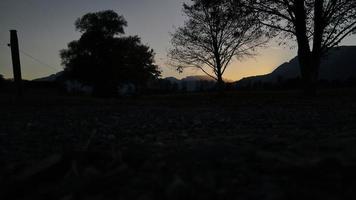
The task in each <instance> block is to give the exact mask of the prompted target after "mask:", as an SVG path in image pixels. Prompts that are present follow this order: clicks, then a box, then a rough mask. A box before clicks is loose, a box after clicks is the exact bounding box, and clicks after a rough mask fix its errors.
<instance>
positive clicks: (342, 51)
mask: <svg viewBox="0 0 356 200" xmlns="http://www.w3.org/2000/svg"><path fill="white" fill-rule="evenodd" d="M299 77H300V69H299V61H298V57H295V58H293V59H292V60H290V61H289V62H286V63H283V64H282V65H280V66H279V67H277V68H276V69H275V70H274V71H273V72H271V73H269V74H266V75H260V76H252V77H247V78H243V79H241V80H240V81H237V82H236V85H237V86H247V85H251V84H252V85H253V84H254V83H257V82H259V83H272V84H273V83H277V82H279V81H281V80H289V79H296V78H299ZM350 78H356V46H341V47H337V48H333V49H331V50H330V52H329V53H328V55H326V56H325V57H323V58H322V62H321V66H320V76H319V79H320V80H326V81H346V80H348V79H350Z"/></svg>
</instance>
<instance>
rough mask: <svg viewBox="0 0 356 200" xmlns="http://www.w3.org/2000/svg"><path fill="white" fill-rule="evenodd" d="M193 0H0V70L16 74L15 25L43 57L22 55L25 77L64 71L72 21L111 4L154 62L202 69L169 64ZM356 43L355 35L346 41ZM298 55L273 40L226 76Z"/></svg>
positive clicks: (23, 42) (25, 43) (26, 47)
mask: <svg viewBox="0 0 356 200" xmlns="http://www.w3.org/2000/svg"><path fill="white" fill-rule="evenodd" d="M184 1H188V2H189V0H1V1H0V74H4V75H5V76H6V77H8V78H10V77H12V71H11V59H10V51H9V49H8V47H6V44H7V43H8V41H9V32H8V30H10V29H17V30H18V34H19V40H20V48H21V49H22V50H23V51H24V52H27V53H29V54H30V55H32V56H33V57H35V58H38V59H40V60H41V61H42V62H44V63H46V64H48V65H50V67H49V66H47V65H45V64H39V63H37V62H36V61H34V60H33V59H30V58H28V57H26V56H25V55H21V62H22V69H23V76H24V78H26V79H33V78H37V77H42V76H46V75H49V74H53V73H55V72H57V71H60V70H61V69H62V68H63V67H62V66H61V65H60V58H59V50H61V49H63V48H66V44H67V43H68V42H70V41H72V40H75V39H78V38H79V36H80V35H79V33H77V32H75V30H74V25H73V23H74V21H75V20H76V19H77V18H78V17H80V16H82V15H84V14H85V13H88V12H94V11H100V10H106V9H112V10H115V11H116V12H117V13H119V14H120V15H124V17H125V18H126V20H127V21H128V27H127V29H126V33H127V34H128V35H139V36H140V37H141V38H142V41H143V43H145V44H148V45H149V46H151V47H152V48H153V49H154V50H155V52H156V53H157V56H156V62H157V63H158V64H159V65H160V66H161V69H162V70H163V75H164V76H177V77H182V76H186V75H191V74H199V72H198V71H187V72H185V73H184V74H178V73H177V72H176V71H175V70H174V69H172V68H170V67H167V65H166V50H167V49H168V48H169V47H170V43H169V40H170V37H169V32H173V31H174V28H173V27H174V26H179V25H181V24H183V21H184V17H183V16H182V13H181V10H182V4H183V2H184ZM344 44H348V45H356V37H352V38H350V39H348V40H346V41H345V42H344ZM294 55H295V50H290V49H289V48H282V47H278V46H277V45H272V47H270V48H268V49H264V50H261V51H260V54H259V56H257V57H256V58H252V59H251V58H249V59H247V60H244V61H242V62H235V63H233V65H232V66H231V67H230V69H229V70H228V71H227V72H226V76H225V77H226V78H227V79H235V80H236V79H239V78H241V77H244V76H248V75H255V74H264V73H268V72H270V71H271V70H273V68H274V67H276V66H277V65H279V64H281V63H282V62H285V61H288V60H289V59H290V58H292V57H293V56H294Z"/></svg>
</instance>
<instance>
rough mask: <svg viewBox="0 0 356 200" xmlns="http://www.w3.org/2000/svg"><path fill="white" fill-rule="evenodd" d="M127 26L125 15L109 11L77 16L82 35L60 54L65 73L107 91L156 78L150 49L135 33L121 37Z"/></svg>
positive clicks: (158, 72)
mask: <svg viewBox="0 0 356 200" xmlns="http://www.w3.org/2000/svg"><path fill="white" fill-rule="evenodd" d="M126 25H127V22H126V20H125V19H124V17H122V16H119V15H118V14H117V13H115V12H114V11H110V10H108V11H102V12H96V13H88V14H86V15H84V16H83V17H82V18H79V19H78V20H77V21H76V22H75V26H76V29H77V30H78V31H80V32H81V33H82V36H81V37H80V39H79V40H77V41H72V42H70V43H69V44H68V49H65V50H62V51H61V53H60V55H61V58H62V64H63V65H64V66H65V73H66V76H67V77H69V78H71V79H75V80H79V81H81V82H83V83H85V84H89V85H92V86H94V88H95V90H101V92H103V91H106V93H109V92H110V93H113V92H116V89H117V85H118V84H120V83H124V82H131V83H134V84H144V83H145V81H147V80H148V79H150V78H157V77H158V76H159V75H160V71H159V70H158V67H157V66H156V65H155V64H154V52H153V50H152V49H150V48H149V47H148V46H146V45H143V44H141V40H140V38H139V37H138V36H129V37H123V36H122V35H123V34H124V27H125V26H126ZM99 92H100V91H99Z"/></svg>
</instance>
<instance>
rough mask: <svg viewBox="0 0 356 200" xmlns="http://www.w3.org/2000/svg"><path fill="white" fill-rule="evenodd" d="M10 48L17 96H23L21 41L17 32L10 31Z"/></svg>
mask: <svg viewBox="0 0 356 200" xmlns="http://www.w3.org/2000/svg"><path fill="white" fill-rule="evenodd" d="M10 47H11V56H12V66H13V71H14V81H15V85H16V90H17V91H16V92H17V96H18V97H21V96H22V77H21V63H20V52H19V41H18V38H17V31H16V30H10Z"/></svg>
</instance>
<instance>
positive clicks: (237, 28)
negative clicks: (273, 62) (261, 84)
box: [168, 0, 263, 87]
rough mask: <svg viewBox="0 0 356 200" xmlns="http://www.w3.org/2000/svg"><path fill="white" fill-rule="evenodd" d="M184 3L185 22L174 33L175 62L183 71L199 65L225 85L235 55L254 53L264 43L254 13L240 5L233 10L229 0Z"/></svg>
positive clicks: (172, 52) (199, 67)
mask: <svg viewBox="0 0 356 200" xmlns="http://www.w3.org/2000/svg"><path fill="white" fill-rule="evenodd" d="M192 2H193V3H192V5H188V4H184V5H183V12H184V14H185V15H186V17H187V20H186V21H185V24H184V26H182V27H180V28H178V29H177V30H176V32H175V33H173V34H172V39H171V43H172V46H173V48H172V49H171V50H170V51H169V53H168V56H169V57H170V59H171V61H172V64H173V65H174V66H175V67H176V68H177V69H178V70H179V71H182V70H183V69H184V68H198V69H200V70H202V71H203V72H204V73H205V74H207V75H208V76H210V77H212V78H214V79H215V80H216V81H217V82H218V85H219V86H220V87H221V86H222V84H223V74H224V72H225V70H226V69H227V67H228V66H229V64H230V63H231V60H232V58H233V57H234V56H236V57H237V58H242V57H244V56H248V55H252V54H251V52H252V50H253V49H254V48H255V47H257V46H259V45H261V44H263V42H261V41H260V40H259V39H260V38H261V36H262V32H261V31H260V29H259V27H258V23H256V22H255V19H256V17H255V16H254V13H251V12H246V10H242V9H240V10H239V12H235V13H233V14H232V12H231V8H232V6H231V2H230V1H228V0H192Z"/></svg>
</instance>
